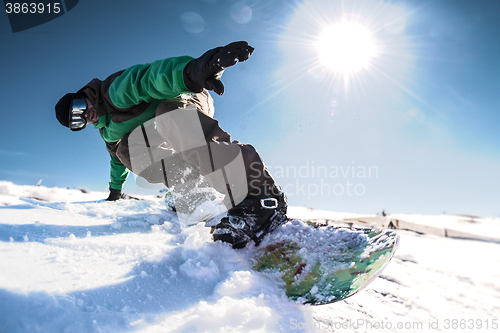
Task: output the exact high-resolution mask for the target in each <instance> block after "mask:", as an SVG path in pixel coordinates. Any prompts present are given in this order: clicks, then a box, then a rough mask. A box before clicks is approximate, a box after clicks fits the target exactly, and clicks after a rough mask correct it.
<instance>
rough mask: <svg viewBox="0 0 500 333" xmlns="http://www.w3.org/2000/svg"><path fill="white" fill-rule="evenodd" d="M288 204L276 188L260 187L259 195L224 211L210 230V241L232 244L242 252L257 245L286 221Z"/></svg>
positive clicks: (247, 198)
mask: <svg viewBox="0 0 500 333" xmlns="http://www.w3.org/2000/svg"><path fill="white" fill-rule="evenodd" d="M287 207H288V202H287V198H286V196H285V194H284V193H283V191H281V188H280V187H279V186H277V185H272V186H271V187H267V188H263V189H261V191H260V194H259V195H256V196H255V195H254V196H252V195H248V196H247V197H246V198H245V199H244V200H243V201H242V202H240V203H239V204H238V205H236V206H235V207H233V208H231V209H229V210H228V212H227V216H225V217H223V218H222V219H221V221H220V223H219V224H217V225H216V226H215V227H214V228H213V229H212V230H213V240H214V241H217V240H221V241H223V242H227V243H230V244H232V246H233V248H234V249H241V248H243V247H245V246H246V245H247V243H248V242H250V241H251V240H253V241H254V242H255V245H259V243H260V242H261V241H262V239H263V238H264V237H265V236H266V235H267V234H268V233H269V232H272V231H273V230H275V229H277V228H278V227H279V226H280V225H282V224H284V223H285V222H286V221H287V220H288V218H287V217H286V211H287Z"/></svg>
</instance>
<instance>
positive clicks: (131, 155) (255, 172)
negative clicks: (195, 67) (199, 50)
mask: <svg viewBox="0 0 500 333" xmlns="http://www.w3.org/2000/svg"><path fill="white" fill-rule="evenodd" d="M213 114H214V106H213V100H212V98H211V96H210V94H209V93H208V91H206V90H204V91H203V92H201V93H198V94H189V95H182V96H180V97H178V98H175V99H168V100H165V101H163V102H162V103H161V104H160V105H159V106H158V107H157V109H156V116H155V118H154V119H151V120H150V121H147V122H145V123H144V124H143V125H141V126H140V127H138V128H137V129H135V130H134V131H133V132H132V133H129V134H127V135H126V136H125V137H124V138H123V139H122V140H121V142H120V143H119V145H118V148H117V156H118V158H119V159H120V161H121V162H122V163H123V164H124V165H125V166H126V167H127V168H128V169H129V170H131V171H132V172H134V173H135V174H136V175H138V176H140V177H143V178H145V179H146V180H147V181H148V182H149V183H163V184H165V186H166V187H168V188H172V187H174V190H175V187H176V186H182V184H185V183H186V181H188V180H189V178H190V177H191V178H192V177H196V173H199V174H201V175H202V176H203V177H204V178H205V179H206V180H207V181H208V182H209V183H210V185H211V186H212V187H213V188H215V189H216V190H217V191H218V192H220V193H223V194H225V199H224V204H225V205H226V207H227V208H228V209H230V208H232V207H234V206H235V205H237V204H238V203H239V202H241V201H242V200H243V199H244V198H245V197H246V196H247V195H248V194H254V195H256V194H260V191H261V189H262V188H263V187H264V186H270V185H273V184H274V180H273V178H272V176H271V175H270V173H269V171H268V169H267V168H266V166H265V165H264V163H263V161H262V159H261V157H260V155H259V154H258V152H257V151H256V149H255V148H254V147H253V146H251V145H248V144H242V143H240V142H238V141H233V140H232V139H231V136H230V135H229V134H228V133H227V132H225V131H224V130H223V129H221V127H220V126H219V122H218V121H217V120H215V119H214V118H213ZM193 170H194V171H195V172H193Z"/></svg>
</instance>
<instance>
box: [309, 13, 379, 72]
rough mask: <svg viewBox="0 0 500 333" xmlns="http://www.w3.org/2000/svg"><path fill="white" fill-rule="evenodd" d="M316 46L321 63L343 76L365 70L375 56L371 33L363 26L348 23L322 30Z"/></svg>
mask: <svg viewBox="0 0 500 333" xmlns="http://www.w3.org/2000/svg"><path fill="white" fill-rule="evenodd" d="M316 46H317V49H318V52H319V58H320V61H321V63H322V64H323V65H325V66H326V67H328V68H330V69H333V70H334V71H338V72H341V73H343V74H345V75H348V74H349V73H352V72H357V71H359V70H361V69H364V68H367V67H368V66H369V65H370V60H371V59H372V58H373V57H374V55H375V45H374V41H373V38H372V35H371V33H370V32H369V31H368V30H367V29H366V28H364V27H363V26H361V25H359V24H356V23H350V22H342V23H339V24H336V25H332V26H329V27H327V28H326V29H324V30H323V32H322V33H321V35H320V37H319V38H318V40H317V44H316Z"/></svg>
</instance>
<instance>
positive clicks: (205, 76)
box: [183, 41, 254, 95]
mask: <svg viewBox="0 0 500 333" xmlns="http://www.w3.org/2000/svg"><path fill="white" fill-rule="evenodd" d="M253 50H254V48H253V47H251V46H250V45H248V43H247V42H244V41H242V42H234V43H231V44H228V45H226V46H221V47H216V48H215V49H211V50H209V51H207V52H205V53H204V54H203V55H202V56H201V57H199V58H197V59H194V60H191V61H190V62H189V63H188V64H187V65H186V67H185V68H184V72H183V74H184V84H185V85H186V87H187V88H188V89H189V90H191V91H192V92H196V93H199V92H201V91H202V90H203V88H205V89H208V90H213V91H214V92H216V93H217V94H218V95H222V94H223V93H224V85H223V84H222V82H221V81H220V78H221V76H222V73H223V72H224V69H225V68H226V67H230V66H233V65H234V64H236V63H237V62H238V61H245V60H247V59H248V57H250V56H251V55H252V53H253Z"/></svg>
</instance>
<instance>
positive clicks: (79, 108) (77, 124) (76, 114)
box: [69, 98, 87, 131]
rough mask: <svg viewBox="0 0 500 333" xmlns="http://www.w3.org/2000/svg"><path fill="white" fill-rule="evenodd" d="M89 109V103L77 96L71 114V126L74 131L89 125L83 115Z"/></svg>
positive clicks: (72, 104)
mask: <svg viewBox="0 0 500 333" xmlns="http://www.w3.org/2000/svg"><path fill="white" fill-rule="evenodd" d="M86 110H87V103H86V102H85V100H84V99H80V98H75V99H73V101H72V103H71V110H70V116H69V128H70V129H71V130H72V131H79V130H82V129H84V128H85V126H87V120H85V118H84V117H83V113H84V112H85V111H86Z"/></svg>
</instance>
